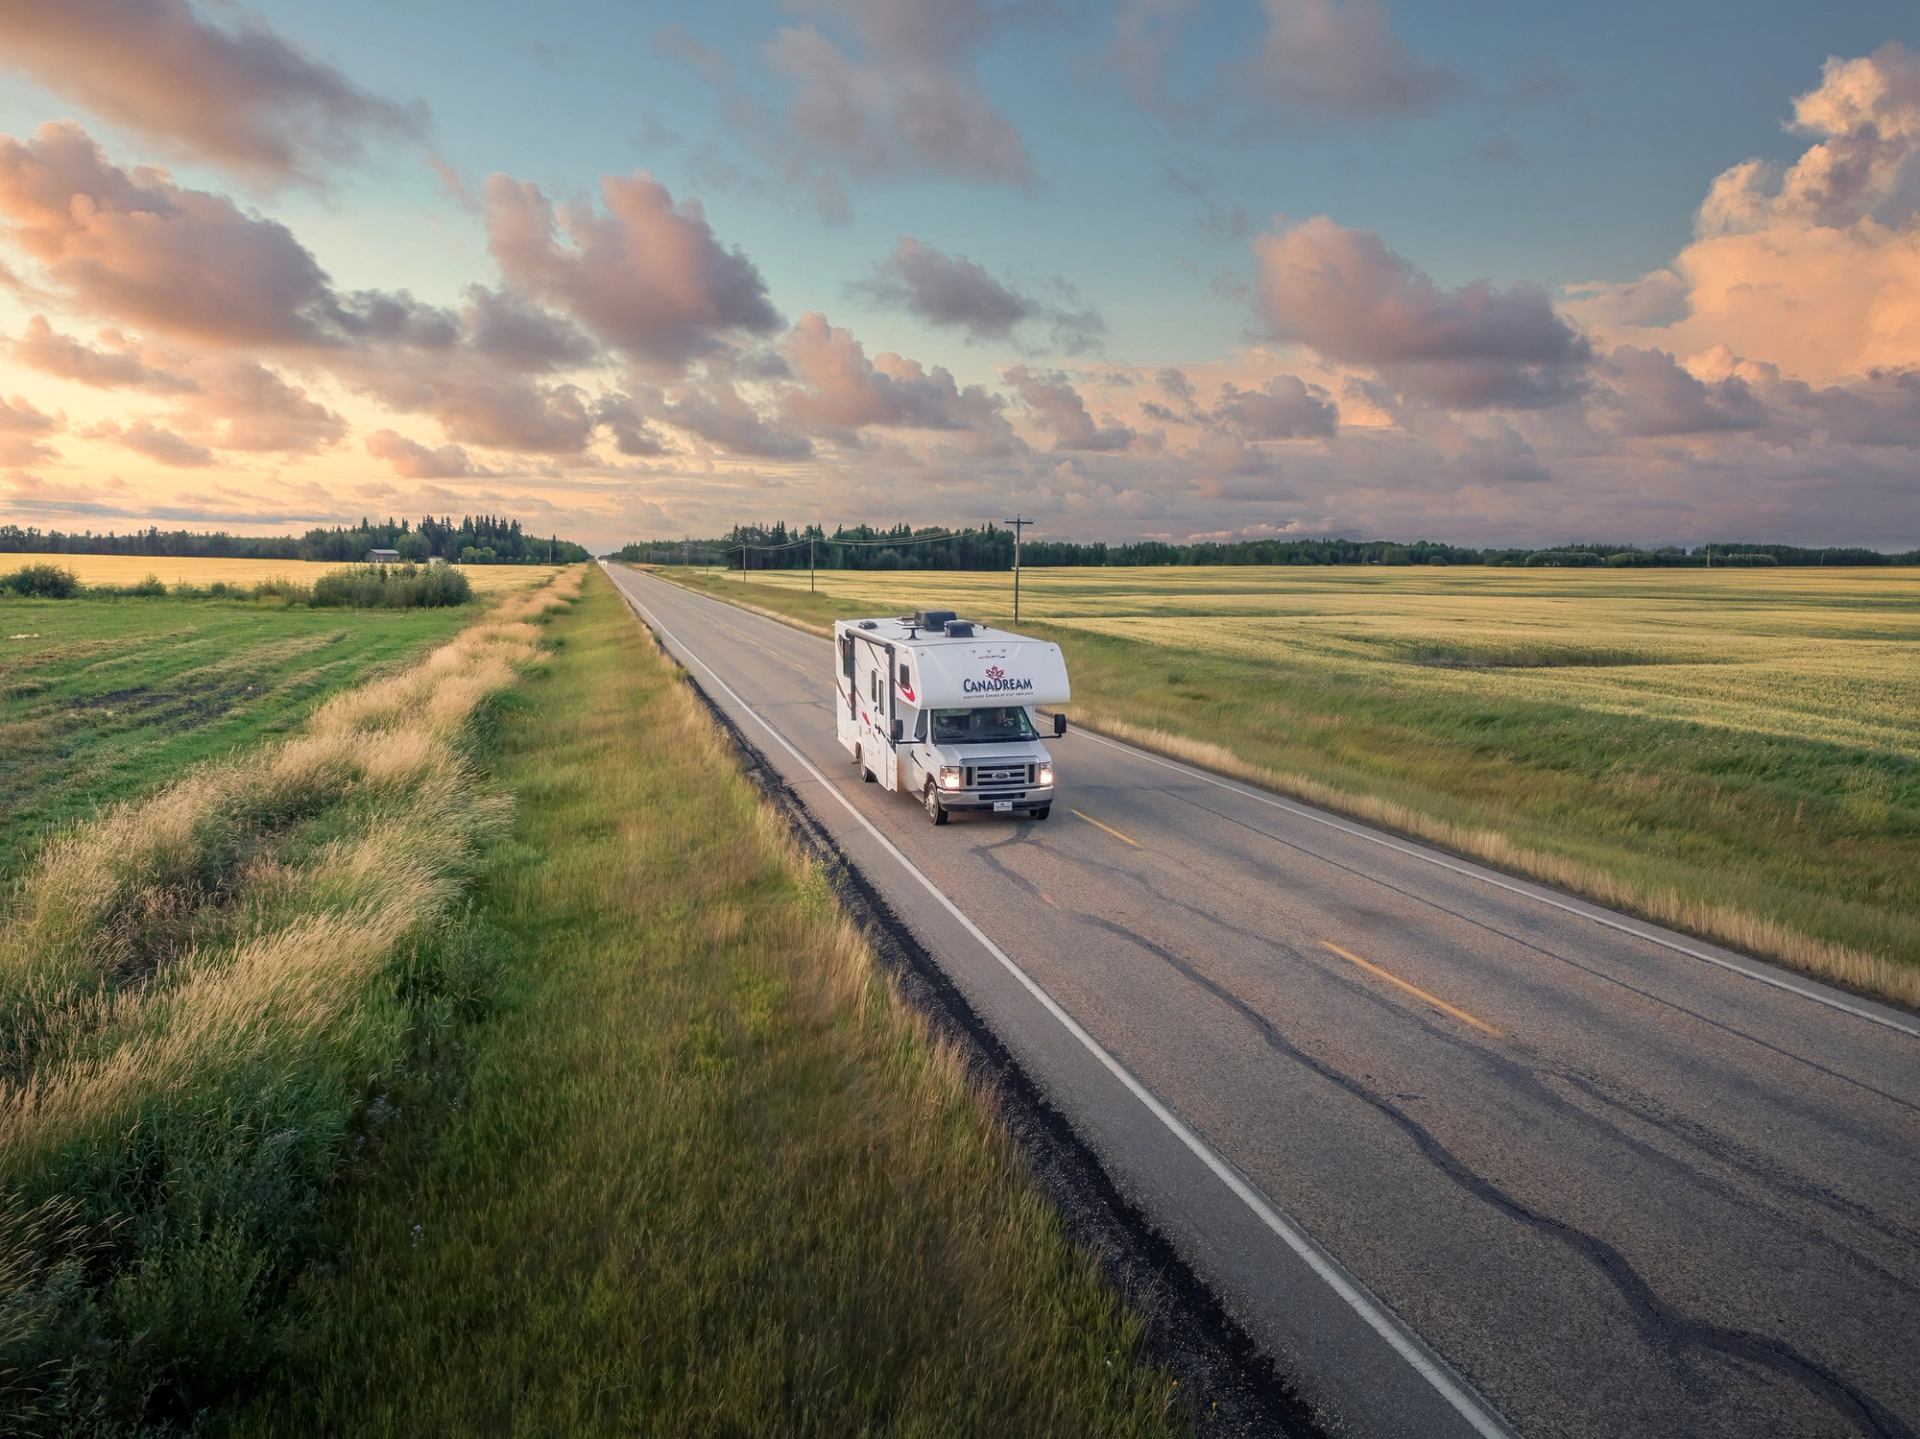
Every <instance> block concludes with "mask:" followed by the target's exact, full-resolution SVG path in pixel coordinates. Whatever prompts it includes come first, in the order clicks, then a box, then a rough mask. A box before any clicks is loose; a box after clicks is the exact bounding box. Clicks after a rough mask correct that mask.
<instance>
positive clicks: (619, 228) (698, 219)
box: [486, 173, 780, 372]
mask: <svg viewBox="0 0 1920 1439" xmlns="http://www.w3.org/2000/svg"><path fill="white" fill-rule="evenodd" d="M600 194H601V199H602V201H603V203H604V204H605V205H606V213H605V214H601V213H599V212H597V211H595V210H594V209H593V208H592V207H591V206H589V205H569V206H565V207H563V208H562V209H561V210H560V211H559V212H558V214H557V216H556V213H555V210H554V207H553V205H552V204H551V203H550V202H549V201H548V199H547V197H546V196H545V195H544V194H542V193H541V192H540V189H539V187H538V186H536V185H532V184H529V183H526V182H524V181H518V180H514V179H511V178H510V177H508V176H506V175H492V176H489V177H488V180H487V190H486V206H487V241H488V244H489V246H490V248H491V249H492V252H493V257H494V260H495V261H496V262H497V263H498V264H499V266H500V271H501V273H502V274H503V275H504V276H505V277H506V279H507V281H508V283H509V284H510V285H512V286H514V287H516V288H517V289H519V290H521V291H524V292H525V293H527V294H529V295H531V296H534V297H536V298H538V299H541V300H545V301H547V302H548V303H551V304H554V305H557V306H559V307H560V308H562V309H563V310H565V311H566V312H567V313H569V314H570V315H572V316H573V318H574V319H575V320H577V321H578V322H579V323H580V324H581V325H582V326H584V327H585V328H586V329H587V330H589V331H590V332H591V333H593V334H595V335H597V336H599V337H600V339H602V340H604V341H605V342H606V343H608V344H609V345H612V346H614V347H616V348H617V349H619V350H620V351H622V352H623V353H624V354H626V355H627V356H628V357H629V358H631V359H633V360H635V361H636V362H638V363H641V364H643V365H648V366H650V367H653V368H655V369H658V370H663V371H670V372H678V371H679V370H680V369H681V368H683V367H684V366H685V365H686V364H687V362H688V361H690V360H692V359H694V358H696V357H698V356H700V355H704V354H707V353H709V352H711V351H713V350H714V349H716V348H717V347H718V346H720V345H721V344H722V343H723V342H725V341H727V340H729V339H731V338H736V337H739V336H741V335H764V334H768V333H770V332H771V331H773V330H775V329H777V328H778V327H779V325H780V315H779V312H778V311H777V310H775V309H774V308H773V306H772V304H771V303H770V302H769V301H768V299H767V288H766V282H765V281H764V280H762V279H761V277H760V272H759V271H758V270H757V269H755V268H754V265H753V263H752V261H750V260H748V259H747V257H746V256H745V255H743V254H742V253H741V252H740V251H739V250H737V249H733V250H730V249H728V248H726V247H725V246H723V245H722V244H721V243H720V242H719V240H718V239H716V238H715V236H714V233H713V230H712V229H711V228H710V227H709V226H708V224H707V221H706V217H705V215H704V214H703V213H702V212H701V209H700V206H699V205H698V203H696V202H688V203H686V204H682V205H677V206H676V205H675V204H674V202H673V197H672V196H671V195H670V194H668V193H667V188H666V186H664V185H662V184H660V183H659V182H658V181H656V180H654V179H652V178H651V177H650V176H648V175H646V174H645V173H636V174H634V175H632V176H629V177H626V178H621V177H618V176H612V175H610V176H607V177H606V178H605V179H603V180H602V181H601V184H600ZM556 225H557V229H558V231H560V232H564V234H565V237H566V240H565V243H562V242H561V240H560V239H559V237H558V234H557V233H556Z"/></svg>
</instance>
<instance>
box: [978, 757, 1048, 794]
mask: <svg viewBox="0 0 1920 1439" xmlns="http://www.w3.org/2000/svg"><path fill="white" fill-rule="evenodd" d="M1032 783H1033V766H1032V765H1030V764H982V765H972V764H970V765H968V766H967V788H968V789H977V790H980V791H982V792H983V793H992V792H993V791H995V790H1016V789H1025V788H1026V787H1027V786H1028V785H1030V784H1032Z"/></svg>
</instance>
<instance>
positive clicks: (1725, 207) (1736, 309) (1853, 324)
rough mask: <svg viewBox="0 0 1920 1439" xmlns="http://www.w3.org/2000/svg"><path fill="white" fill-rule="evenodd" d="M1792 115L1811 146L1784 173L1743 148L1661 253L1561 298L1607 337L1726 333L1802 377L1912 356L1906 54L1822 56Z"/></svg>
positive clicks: (1917, 249)
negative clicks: (1689, 226) (1651, 262)
mask: <svg viewBox="0 0 1920 1439" xmlns="http://www.w3.org/2000/svg"><path fill="white" fill-rule="evenodd" d="M1792 128H1793V129H1794V130H1795V131H1796V132H1797V133H1800V134H1804V135H1807V136H1810V137H1812V140H1813V143H1811V144H1810V145H1809V146H1808V148H1807V149H1806V150H1805V151H1804V152H1803V153H1802V154H1801V155H1800V156H1799V158H1798V159H1796V160H1795V161H1794V162H1793V163H1792V164H1791V165H1789V166H1787V167H1785V169H1784V170H1783V169H1781V168H1779V167H1777V166H1774V165H1771V164H1768V163H1766V162H1764V161H1760V160H1746V161H1743V162H1741V163H1740V164H1738V165H1734V166H1732V167H1731V168H1729V169H1727V170H1726V171H1724V172H1723V173H1722V174H1721V175H1719V176H1718V177H1717V178H1716V179H1715V180H1714V181H1713V182H1712V184H1711V185H1710V186H1709V187H1708V189H1707V193H1706V197H1705V198H1704V199H1703V200H1702V202H1701V205H1700V209H1699V213H1698V215H1697V216H1696V217H1695V225H1694V229H1695V238H1694V240H1693V242H1692V243H1691V244H1689V245H1688V246H1687V247H1686V248H1685V249H1683V250H1682V251H1681V252H1680V254H1679V255H1678V256H1677V257H1675V259H1674V261H1673V263H1672V264H1671V265H1670V266H1664V267H1662V268H1661V269H1660V270H1657V271H1655V272H1653V273H1652V274H1650V275H1647V276H1644V277H1642V278H1641V279H1639V280H1635V281H1629V282H1626V283H1625V284H1624V285H1617V286H1597V287H1594V286H1590V287H1584V292H1583V293H1581V294H1580V295H1578V296H1577V297H1576V298H1575V300H1574V301H1573V302H1572V304H1571V305H1570V308H1571V309H1573V310H1574V312H1575V313H1577V314H1578V315H1579V316H1580V317H1581V318H1582V319H1583V320H1585V321H1586V322H1587V323H1589V324H1591V325H1592V326H1593V327H1594V328H1595V330H1596V331H1597V332H1598V333H1600V334H1601V335H1603V336H1605V337H1606V338H1609V339H1614V340H1621V341H1626V342H1628V343H1632V344H1635V345H1640V346H1646V347H1653V348H1660V349H1665V350H1669V351H1671V352H1673V353H1674V354H1677V355H1683V356H1686V355H1692V354H1695V353H1699V352H1702V351H1705V350H1709V349H1711V348H1713V347H1715V346H1718V345H1725V346H1727V347H1728V348H1729V349H1731V350H1732V352H1733V353H1734V354H1736V355H1739V356H1741V357H1743V358H1745V359H1748V360H1752V361H1756V362H1760V363H1764V364H1770V365H1773V366H1775V367H1777V368H1778V369H1780V370H1781V371H1783V372H1785V373H1787V374H1790V375H1794V376H1797V377H1799V378H1800V379H1802V380H1805V381H1807V382H1808V383H1810V384H1814V385H1821V384H1832V383H1843V382H1845V381H1847V380H1848V379H1849V378H1850V377H1855V376H1858V375H1861V374H1863V373H1865V372H1867V371H1871V370H1895V369H1902V368H1907V367H1911V366H1913V365H1914V364H1915V363H1916V360H1917V359H1920V214H1917V213H1916V209H1915V205H1914V198H1915V193H1916V187H1920V56H1916V55H1915V54H1914V52H1913V51H1911V50H1909V49H1907V48H1905V47H1904V46H1901V45H1898V44H1887V45H1883V46H1881V47H1880V48H1879V49H1877V50H1875V51H1874V52H1873V54H1871V55H1867V56H1861V57H1855V58H1852V59H1839V58H1835V59H1830V60H1828V61H1827V63H1826V66H1825V68H1824V70H1823V71H1822V75H1821V82H1820V84H1819V85H1818V86H1817V87H1815V88H1814V89H1813V90H1810V91H1808V92H1807V93H1806V94H1804V95H1801V96H1800V97H1799V98H1798V99H1797V100H1796V101H1795V103H1794V124H1793V127H1792ZM1646 295H1659V296H1664V297H1665V303H1661V304H1657V305H1642V304H1640V303H1638V300H1639V299H1640V298H1641V297H1642V296H1646ZM1623 297H1625V298H1626V300H1627V302H1626V303H1622V300H1623Z"/></svg>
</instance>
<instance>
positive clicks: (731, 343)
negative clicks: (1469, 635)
mask: <svg viewBox="0 0 1920 1439" xmlns="http://www.w3.org/2000/svg"><path fill="white" fill-rule="evenodd" d="M1538 9H1539V7H1522V6H1508V5H1483V6H1476V7H1473V8H1471V9H1470V10H1464V11H1457V12H1456V11H1449V12H1448V13H1447V14H1446V15H1441V14H1439V13H1437V12H1436V13H1415V10H1414V8H1413V7H1409V6H1406V5H1404V4H1402V5H1383V4H1380V3H1375V0H1265V3H1252V0H1241V3H1234V4H1228V3H1220V4H1202V3H1182V0H1125V3H1121V4H1118V5H1114V6H1093V5H1077V4H1073V3H1070V0H1069V3H1061V4H1058V5H1047V4H1025V3H1018V4H1000V3H995V0H948V3H941V0H792V3H787V4H774V5H764V6H763V5H742V6H737V7H736V6H728V7H694V6H686V5H678V4H673V5H661V6H648V7H639V8H629V7H621V6H613V5H608V4H604V3H597V0H595V3H588V0H570V3H568V4H565V5H562V6H558V7H542V8H540V9H538V10H534V9H532V8H528V9H526V10H525V11H521V10H518V9H515V8H511V7H503V8H499V9H494V8H491V7H489V8H487V9H484V10H481V9H475V8H472V7H467V6H454V5H451V4H445V3H440V0H431V3H426V4H422V5H419V6H412V7H406V12H405V13H404V14H401V13H394V7H390V6H380V5H376V4H373V3H372V0H350V3H344V4H342V5H339V6H336V7H328V10H327V13H326V14H324V15H319V14H315V13H313V12H312V11H311V9H310V7H302V6H296V5H293V4H291V3H279V0H275V3H247V4H244V5H239V6H230V5H225V4H211V3H204V0H69V3H64V4H60V5H57V6H50V5H44V4H36V3H31V0H0V524H16V525H21V526H38V527H40V528H42V529H49V528H52V529H63V530H79V529H93V530H96V531H98V530H106V529H109V528H111V529H118V530H122V531H124V530H126V529H129V528H133V527H142V526H145V525H148V524H159V525H161V526H163V527H179V526H185V527H188V528H193V529H229V530H234V531H237V532H241V533H249V534H255V533H267V532H278V531H293V530H300V529H304V528H307V527H309V526H312V525H322V524H326V525H331V524H337V523H342V522H351V521H353V520H356V519H358V518H359V517H361V516H363V515H369V516H383V515H388V514H392V515H395V516H417V515H419V514H422V513H434V514H440V513H450V514H456V515H457V514H462V513H468V512H481V511H484V512H492V513H503V514H510V515H513V516H516V517H518V518H520V519H522V520H523V521H524V522H525V523H526V524H527V526H528V527H529V529H531V530H537V531H539V532H541V533H547V532H549V531H551V532H556V533H558V534H560V535H562V536H566V537H571V538H573V539H577V540H579V541H581V542H582V543H585V544H588V545H590V546H594V547H601V548H604V547H608V546H612V545H618V544H620V543H622V542H625V541H628V540H634V539H639V538H667V537H673V536H678V535H682V534H694V535H704V534H715V533H719V532H721V531H724V530H725V529H726V528H728V527H729V526H730V525H732V524H735V523H750V522H758V521H772V520H776V519H783V520H787V521H789V522H811V521H818V522H822V523H825V524H827V525H829V526H831V525H833V524H835V523H842V522H845V523H855V522H862V521H871V522H877V523H892V522H895V521H899V520H906V521H910V522H913V523H916V524H956V525H957V524H978V523H984V522H986V521H989V520H991V521H997V520H998V519H999V518H1000V517H1001V516H1003V515H1009V514H1013V513H1015V512H1016V510H1017V511H1018V512H1019V513H1023V514H1027V515H1032V516H1035V517H1037V519H1038V521H1039V531H1038V532H1040V533H1044V534H1046V535H1048V536H1051V537H1058V538H1079V539H1127V538H1148V537H1151V538H1166V539H1173V540H1185V539H1190V538H1194V537H1202V536H1204V537H1209V538H1222V539H1225V538H1242V537H1249V538H1250V537H1264V536H1282V537H1286V536H1302V537H1304V536H1318V535H1326V534H1347V535H1365V536H1382V537H1388V538H1404V539H1412V538H1415V537H1428V538H1433V539H1437V540H1447V541H1453V542H1458V543H1465V544H1474V543H1486V544H1498V543H1511V544H1533V543H1555V542H1564V541H1570V540H1617V541H1623V542H1642V543H1670V542H1673V543H1690V542H1700V541H1706V540H1726V539H1741V540H1754V541H1782V542H1790V543H1802V544H1812V545H1841V544H1866V545H1872V546H1874V547H1877V548H1883V549H1904V548H1911V547H1914V546H1916V545H1920V16H1916V14H1915V12H1914V11H1913V9H1912V8H1911V6H1896V5H1870V4H1862V5H1852V6H1843V7H1830V13H1821V14H1808V13H1802V11H1801V8H1799V7H1766V6H1762V7H1751V6H1747V7H1735V6H1733V5H1731V4H1722V3H1715V4H1713V5H1711V6H1705V7H1700V8H1699V9H1698V10H1697V11H1694V10H1689V11H1688V12H1687V13H1685V14H1683V15H1675V14H1674V13H1673V12H1672V11H1671V8H1670V7H1665V8H1661V9H1655V8H1654V7H1652V6H1637V5H1636V6H1629V7H1622V8H1619V9H1617V10H1615V11H1613V12H1610V14H1609V15H1608V16H1607V17H1605V18H1604V19H1597V18H1594V17H1585V18H1583V19H1579V20H1576V19H1575V18H1574V17H1571V16H1560V15H1548V14H1541V13H1538ZM1589 27H1591V28H1589Z"/></svg>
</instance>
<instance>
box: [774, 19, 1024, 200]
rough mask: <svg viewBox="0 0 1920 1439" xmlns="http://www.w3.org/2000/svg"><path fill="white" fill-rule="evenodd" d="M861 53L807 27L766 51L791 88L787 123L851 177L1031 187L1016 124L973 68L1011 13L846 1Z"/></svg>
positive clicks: (819, 154)
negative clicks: (919, 178) (940, 178)
mask: <svg viewBox="0 0 1920 1439" xmlns="http://www.w3.org/2000/svg"><path fill="white" fill-rule="evenodd" d="M816 8H819V9H824V10H827V11H830V12H833V13H835V14H836V15H838V16H839V17H840V18H841V19H843V20H844V21H846V22H847V23H848V25H849V26H850V28H851V29H852V30H853V32H854V35H855V37H856V38H857V39H858V41H859V50H858V53H857V54H853V53H849V52H848V51H847V50H846V49H843V48H842V47H841V46H840V45H839V44H837V43H835V41H833V40H832V39H829V38H828V37H827V36H826V35H824V34H822V33H821V32H820V31H819V30H818V29H815V28H814V27H813V26H810V25H803V26H797V27H793V28H789V29H785V30H782V31H780V32H779V33H778V34H777V35H776V36H775V37H774V39H773V42H772V43H771V44H770V45H769V46H768V47H767V59H768V62H769V63H770V64H771V65H772V66H773V68H774V70H775V71H777V72H778V73H779V74H781V75H782V76H784V77H785V78H786V79H787V81H788V82H789V83H790V84H791V85H792V87H793V99H792V105H791V108H790V110H789V111H788V114H787V117H786V121H787V125H788V127H789V129H790V131H791V133H792V134H793V135H794V136H795V137H796V138H797V139H798V140H799V141H800V142H802V143H803V144H805V145H807V146H810V147H811V148H812V150H813V152H814V155H815V156H816V157H817V158H819V159H823V160H827V161H830V162H831V163H833V164H835V165H838V166H842V167H844V168H845V169H846V170H847V171H848V172H849V173H851V174H853V175H855V176H867V177H876V176H877V177H894V176H901V175H914V176H920V175H928V174H933V175H944V176H948V177H950V178H955V179H963V180H975V181H984V182H989V183H1003V184H1012V185H1017V186H1020V187H1022V188H1031V187H1032V185H1033V166H1032V163H1031V161H1030V160H1029V158H1028V156H1027V150H1026V145H1025V142H1024V141H1023V140H1022V139H1021V137H1020V131H1019V129H1018V128H1017V127H1016V126H1015V125H1014V123H1013V122H1012V121H1011V120H1010V119H1008V118H1007V117H1006V115H1004V114H1003V113H1002V112H1001V111H1000V110H999V109H998V108H996V107H995V106H994V104H993V103H992V101H990V100H989V99H988V98H987V96H986V95H985V93H984V92H983V91H982V90H981V89H980V88H979V86H978V85H977V84H976V83H975V81H974V80H973V78H972V76H971V74H970V73H969V67H970V65H971V62H972V59H973V56H974V55H975V54H976V53H977V52H978V50H979V49H980V47H981V45H982V44H984V43H985V40H986V38H987V37H988V35H989V34H991V33H992V31H993V30H994V29H995V28H996V27H997V25H998V24H999V23H1000V22H1001V21H1002V20H1004V19H1005V18H1007V15H1008V13H1009V12H1007V11H1005V10H1003V9H1002V8H1001V7H996V6H992V5H988V4H985V3H981V0H841V3H836V4H831V5H825V6H819V7H816Z"/></svg>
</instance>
